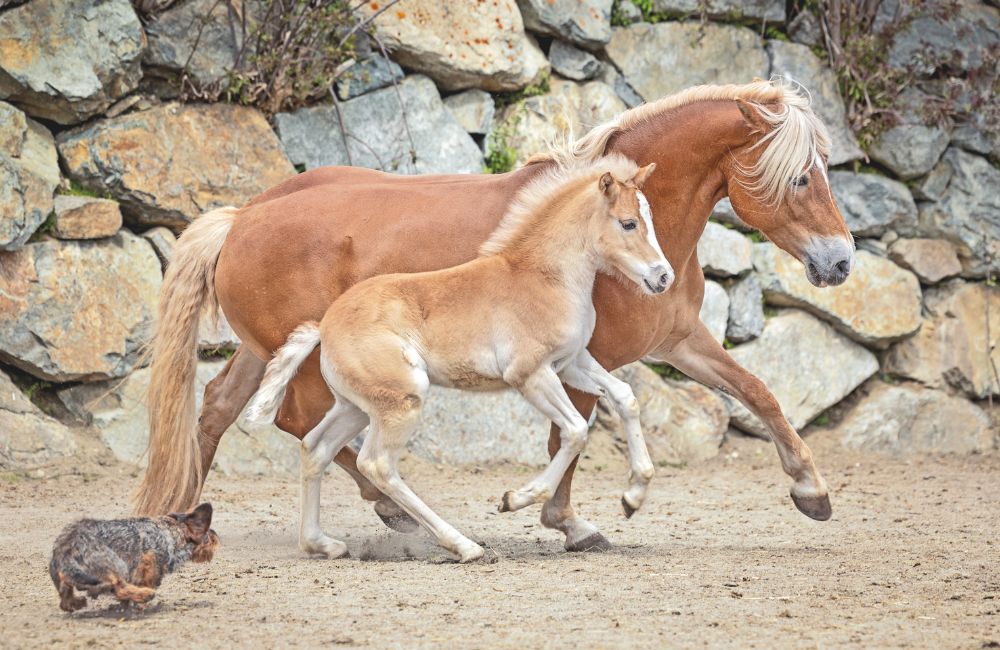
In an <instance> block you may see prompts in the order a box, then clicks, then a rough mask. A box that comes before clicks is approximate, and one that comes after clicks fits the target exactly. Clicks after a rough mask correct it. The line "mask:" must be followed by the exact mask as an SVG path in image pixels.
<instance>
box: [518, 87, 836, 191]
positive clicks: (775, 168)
mask: <svg viewBox="0 0 1000 650" xmlns="http://www.w3.org/2000/svg"><path fill="white" fill-rule="evenodd" d="M737 99H742V100H744V101H746V102H749V103H751V104H753V105H754V108H756V109H757V112H758V113H759V114H760V116H761V118H762V119H763V120H764V121H765V122H766V123H767V124H768V125H769V126H770V130H769V131H768V132H767V133H765V134H764V135H763V136H762V137H761V138H760V140H759V141H758V142H757V143H756V144H755V145H754V148H756V147H762V148H763V151H762V152H761V155H760V157H759V158H758V160H757V162H756V163H755V164H753V165H751V166H749V167H742V166H741V167H740V173H741V174H743V175H744V176H745V177H746V178H747V180H746V181H745V182H744V185H745V186H746V187H747V188H748V189H749V190H750V191H752V192H755V193H757V194H758V195H759V196H760V198H761V199H762V200H765V201H768V202H770V203H777V201H778V200H780V198H781V193H782V192H783V191H784V189H785V187H787V185H788V183H789V182H790V181H791V180H792V179H793V178H795V177H796V176H799V175H800V174H802V173H803V172H804V171H806V170H808V169H809V168H811V167H812V166H813V165H814V164H815V163H816V160H817V158H822V159H823V160H824V161H825V160H826V158H827V157H828V156H829V155H830V136H829V133H828V132H827V130H826V127H825V126H824V125H823V122H822V121H820V119H819V118H818V117H817V116H816V114H815V113H814V112H813V110H812V108H811V106H810V103H811V98H810V96H809V93H808V92H807V91H805V89H804V88H803V87H802V86H801V84H798V83H796V82H794V81H788V80H785V79H782V78H780V77H776V78H774V79H771V80H770V81H764V80H757V81H754V82H752V83H748V84H726V85H705V86H694V87H692V88H688V89H686V90H682V91H681V92H679V93H675V94H673V95H668V96H666V97H663V98H661V99H658V100H656V101H652V102H649V103H646V104H642V105H640V106H637V107H635V108H632V109H629V110H627V111H624V112H622V113H620V114H619V115H617V116H616V117H614V118H612V119H611V120H609V121H607V122H605V123H604V124H600V125H598V126H595V127H594V128H593V129H591V130H590V132H588V133H587V134H586V135H584V136H583V137H582V138H579V139H578V140H575V141H573V142H570V143H568V144H566V145H564V146H562V147H558V148H555V149H553V150H552V151H550V152H549V153H546V154H539V155H535V156H532V157H531V158H529V159H528V162H527V164H532V163H536V162H543V161H555V162H556V164H558V165H571V164H574V163H577V164H578V163H580V162H586V161H591V160H594V159H596V158H598V157H600V156H603V155H604V154H605V152H606V151H607V147H608V142H609V141H610V140H611V138H613V137H614V136H616V135H619V134H621V133H624V132H627V131H631V130H632V129H634V128H636V127H638V126H639V125H641V124H643V123H644V122H647V121H649V120H652V119H654V118H656V117H657V116H660V115H663V114H664V113H667V112H669V111H672V110H674V109H677V108H680V107H682V106H687V105H689V104H693V103H695V102H704V101H735V100H737Z"/></svg>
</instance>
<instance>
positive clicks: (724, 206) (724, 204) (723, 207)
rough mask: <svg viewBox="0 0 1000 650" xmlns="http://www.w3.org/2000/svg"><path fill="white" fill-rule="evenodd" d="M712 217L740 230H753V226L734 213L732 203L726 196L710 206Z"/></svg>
mask: <svg viewBox="0 0 1000 650" xmlns="http://www.w3.org/2000/svg"><path fill="white" fill-rule="evenodd" d="M712 219H715V220H716V221H718V222H719V223H721V224H725V225H727V226H732V227H733V228H735V229H736V230H739V231H740V232H752V231H753V228H751V227H750V226H748V225H747V224H746V222H744V221H743V220H742V219H740V217H739V215H737V214H736V210H733V203H732V201H730V200H729V197H728V196H727V197H725V198H723V199H721V200H720V201H719V202H718V203H716V204H715V207H713V208H712Z"/></svg>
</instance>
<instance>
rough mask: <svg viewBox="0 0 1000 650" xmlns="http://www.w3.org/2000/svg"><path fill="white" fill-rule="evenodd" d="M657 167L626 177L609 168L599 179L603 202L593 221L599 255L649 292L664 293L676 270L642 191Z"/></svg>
mask: <svg viewBox="0 0 1000 650" xmlns="http://www.w3.org/2000/svg"><path fill="white" fill-rule="evenodd" d="M654 169H656V163H650V164H649V165H646V166H645V167H641V168H639V169H638V170H636V172H635V174H633V175H632V177H631V178H626V179H624V180H622V179H619V178H616V177H615V175H614V174H613V173H612V172H610V171H608V172H605V173H604V174H602V175H601V177H600V178H599V179H598V181H597V187H598V190H599V191H600V199H599V202H600V205H599V208H598V210H597V212H596V214H595V215H594V218H593V219H591V221H590V228H591V233H590V234H591V241H592V242H593V245H594V250H595V251H596V252H597V254H598V256H600V258H601V259H602V260H604V262H605V263H606V265H607V266H608V267H609V268H612V269H614V270H616V271H618V272H619V273H621V274H622V275H624V276H625V277H626V278H628V279H629V280H631V281H632V282H635V283H636V284H637V285H639V287H640V288H641V289H642V290H643V292H645V293H647V294H654V293H663V292H664V291H666V290H667V288H668V287H669V286H670V285H671V284H672V283H673V281H674V269H673V268H672V267H671V266H670V262H668V261H667V259H666V258H665V257H664V256H663V251H662V250H660V244H659V242H657V241H656V233H655V232H654V231H653V215H652V214H651V212H650V209H649V202H648V201H647V200H646V197H645V196H643V195H642V192H641V191H640V189H641V188H642V185H643V183H645V182H646V179H647V178H649V175H650V174H652V173H653V170H654Z"/></svg>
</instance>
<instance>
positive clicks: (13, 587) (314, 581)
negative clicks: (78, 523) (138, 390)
mask: <svg viewBox="0 0 1000 650" xmlns="http://www.w3.org/2000/svg"><path fill="white" fill-rule="evenodd" d="M809 441H810V444H811V445H812V447H813V449H814V451H815V452H816V455H817V458H818V459H819V462H820V467H821V468H822V470H823V471H824V473H825V475H826V477H827V480H828V481H829V483H830V485H831V487H832V488H833V489H834V518H833V519H832V520H831V521H829V522H826V523H817V522H813V521H810V520H808V519H806V518H805V517H803V516H802V515H800V514H798V513H797V512H796V511H795V510H794V508H793V507H792V505H791V502H790V500H789V499H788V498H787V496H786V491H787V487H788V481H787V480H786V479H785V477H784V476H783V475H782V474H781V473H780V470H779V468H778V463H777V459H776V457H775V454H774V453H773V450H772V449H771V447H770V446H769V445H767V444H765V443H763V442H759V441H754V440H748V439H742V438H741V439H735V440H730V441H727V443H726V445H725V446H724V448H723V454H722V455H720V457H719V458H717V459H715V460H714V461H711V462H709V463H707V464H704V465H701V466H697V467H689V468H660V469H659V471H658V474H657V478H656V479H655V482H654V485H653V489H652V492H651V495H650V499H649V500H648V501H647V504H646V506H645V508H644V509H643V510H642V511H641V512H640V513H638V514H637V515H636V516H635V517H634V518H633V519H632V520H630V521H626V520H625V519H624V518H623V517H622V515H621V512H620V509H619V501H618V499H619V495H620V490H621V489H622V487H623V486H624V480H625V479H624V476H625V467H624V464H623V463H621V462H620V461H618V460H616V459H614V460H608V459H607V457H605V458H604V459H603V460H598V459H597V458H592V459H590V460H585V461H584V463H583V471H582V472H580V473H578V474H577V482H576V484H575V486H576V489H575V495H574V502H575V503H576V504H577V506H578V509H579V510H580V511H581V512H582V513H583V514H584V515H585V516H587V517H588V518H590V519H591V520H592V521H593V522H594V523H596V524H597V525H598V526H599V527H600V528H601V530H602V531H603V532H604V533H605V534H606V535H607V536H608V537H609V538H610V539H611V540H612V541H613V542H614V543H615V544H616V546H615V548H614V549H613V550H611V551H608V552H603V553H586V554H571V553H565V552H564V551H563V549H562V540H561V537H560V535H559V534H558V533H555V532H553V531H550V530H546V529H544V528H542V527H541V526H540V525H539V524H538V507H535V508H529V509H526V510H523V511H521V512H518V513H513V514H504V515H501V514H499V513H497V512H496V506H497V501H498V498H499V497H500V495H501V494H502V493H503V492H504V490H506V489H508V488H512V487H517V486H518V485H520V484H521V483H522V482H524V481H525V480H527V479H528V477H529V475H530V473H531V472H530V470H528V469H525V468H519V467H499V468H493V469H488V470H477V469H474V468H469V469H452V468H437V467H432V466H429V465H425V464H422V463H418V462H417V461H413V460H410V461H407V462H406V463H405V465H404V469H405V474H404V475H405V476H406V477H407V478H408V480H409V481H410V483H411V485H412V486H414V488H415V489H416V490H417V492H418V493H420V494H421V495H422V496H424V498H425V499H426V500H427V501H428V502H430V503H431V504H432V505H433V506H434V507H436V508H437V510H438V512H440V513H442V514H443V515H444V516H445V517H446V518H447V519H449V520H450V521H451V522H452V523H454V524H455V525H456V526H458V527H459V528H460V529H461V530H463V531H464V532H465V533H466V534H468V535H469V536H470V537H472V538H473V539H475V540H478V541H480V542H481V543H482V544H484V545H485V546H486V547H487V549H488V550H487V556H486V558H485V560H484V561H481V562H479V563H477V564H473V565H459V564H455V563H453V562H451V561H449V560H448V558H447V556H446V555H445V554H444V552H443V551H440V550H439V549H438V548H437V547H436V546H434V545H433V544H432V543H430V542H429V540H428V539H427V538H426V537H425V536H423V535H422V534H418V535H402V534H399V533H394V532H391V531H389V530H388V529H386V528H385V527H384V526H383V525H382V524H381V522H380V521H379V520H378V519H377V518H376V516H375V514H374V513H373V512H372V511H371V509H370V508H369V507H368V506H367V505H365V504H363V503H362V502H361V501H360V499H359V498H358V496H357V492H356V490H355V489H353V487H352V485H353V484H351V483H349V482H348V479H346V478H344V476H343V475H342V473H340V472H337V473H333V474H331V475H330V478H329V479H328V480H327V483H326V489H325V490H324V495H325V503H324V505H325V508H324V515H323V521H324V522H325V525H326V526H327V531H328V532H330V533H331V534H335V535H337V536H340V537H341V538H342V539H345V540H346V541H347V544H348V546H349V547H350V551H351V556H352V557H351V558H350V559H342V560H333V561H329V560H319V559H309V558H307V557H304V556H303V555H302V554H300V552H299V551H298V549H297V546H296V539H295V530H296V517H297V484H296V482H295V480H294V479H292V478H289V477H270V478H257V479H251V478H240V479H230V478H222V477H220V476H212V477H210V479H209V484H208V488H207V490H206V498H207V499H210V500H211V501H212V502H213V503H214V504H215V507H216V520H215V524H214V527H215V529H216V530H217V531H218V532H219V534H220V536H221V537H222V541H223V548H222V549H221V550H220V552H219V554H218V555H217V556H216V560H215V561H214V562H213V563H211V564H207V565H205V564H199V565H196V564H189V565H187V566H185V567H184V568H183V569H182V570H181V571H180V572H178V573H176V574H174V575H172V576H169V577H168V578H167V580H166V581H165V582H164V585H163V587H162V588H161V589H160V591H159V592H158V595H157V599H156V600H155V601H153V602H154V604H153V605H151V606H150V607H149V608H148V609H147V610H146V611H145V612H135V611H126V610H123V609H120V608H117V607H114V606H111V605H112V601H110V600H100V601H97V603H94V604H91V606H90V607H89V608H87V609H85V610H83V611H81V612H78V613H76V614H73V615H68V614H64V613H63V612H61V611H60V610H59V609H58V607H57V597H56V593H55V590H54V589H53V587H52V584H51V582H50V581H49V578H48V575H47V572H46V565H47V561H48V557H49V552H50V548H51V543H52V541H53V539H54V538H55V536H56V534H57V533H58V531H59V530H60V529H61V528H62V527H63V526H64V525H65V524H66V523H68V522H69V521H71V520H73V519H74V518H75V517H79V516H82V515H92V516H102V517H110V516H116V515H117V516H120V515H122V514H123V513H125V512H127V508H128V506H127V495H128V493H129V492H130V491H131V489H132V488H133V487H134V485H135V483H136V474H135V472H134V470H128V469H126V468H124V467H122V466H119V465H110V466H105V467H97V466H94V467H93V468H89V469H88V470H87V471H81V470H80V468H79V467H77V468H69V467H64V468H61V469H59V468H50V470H49V472H48V474H49V476H48V478H46V479H35V478H27V477H17V476H6V477H2V480H0V521H2V522H3V523H2V525H0V562H2V566H3V570H2V572H3V573H2V575H3V580H2V582H0V603H2V605H0V612H2V616H0V621H2V638H0V646H3V647H7V648H18V647H49V646H52V645H59V646H73V647H76V646H94V647H104V646H133V645H138V644H150V645H161V646H167V647H183V646H191V647H219V646H223V645H226V646H231V645H235V646H241V647H312V646H319V645H325V646H330V645H342V646H364V647H405V648H411V647H430V646H435V647H442V646H443V647H457V646H458V644H459V643H462V644H464V645H465V646H466V647H585V648H587V647H663V646H665V645H669V646H671V647H693V646H711V647H761V648H771V647H810V648H811V647H823V648H827V647H845V646H855V647H866V648H871V647H904V646H905V647H926V648H995V647H1000V535H998V532H1000V455H998V454H990V455H986V456H974V457H970V458H954V457H951V458H947V457H944V458H940V457H939V458H917V459H910V460H887V459H884V458H876V457H871V456H864V455H860V454H855V453H849V452H846V451H844V450H843V449H841V448H840V447H839V446H837V445H836V443H835V441H834V440H833V436H832V434H828V433H817V434H816V435H813V436H811V437H810V438H809ZM55 472H62V473H61V474H56V475H54V473H55Z"/></svg>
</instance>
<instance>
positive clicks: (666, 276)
mask: <svg viewBox="0 0 1000 650" xmlns="http://www.w3.org/2000/svg"><path fill="white" fill-rule="evenodd" d="M643 283H644V284H645V285H646V289H648V290H649V292H650V293H663V292H664V291H666V290H667V289H669V288H670V285H671V284H673V283H674V270H673V269H672V268H670V267H669V266H664V265H662V264H657V265H656V266H654V267H653V268H652V269H651V270H650V272H649V274H648V275H647V276H646V277H645V278H643Z"/></svg>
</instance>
